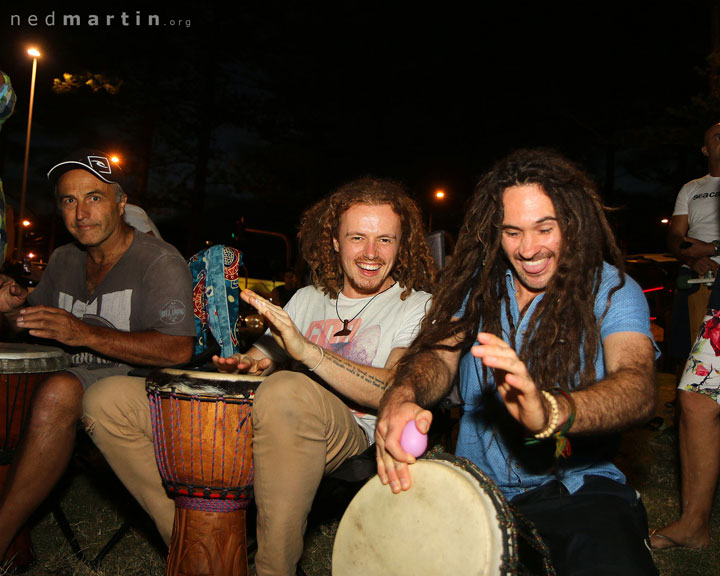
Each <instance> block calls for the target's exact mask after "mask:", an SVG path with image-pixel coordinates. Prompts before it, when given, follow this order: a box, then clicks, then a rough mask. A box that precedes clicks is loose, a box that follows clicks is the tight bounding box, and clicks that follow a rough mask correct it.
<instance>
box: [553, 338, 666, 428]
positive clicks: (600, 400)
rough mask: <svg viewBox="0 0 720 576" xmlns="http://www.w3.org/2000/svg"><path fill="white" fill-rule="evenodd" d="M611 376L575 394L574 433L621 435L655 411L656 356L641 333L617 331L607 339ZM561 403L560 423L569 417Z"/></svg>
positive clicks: (606, 355) (608, 375) (604, 341)
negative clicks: (622, 431)
mask: <svg viewBox="0 0 720 576" xmlns="http://www.w3.org/2000/svg"><path fill="white" fill-rule="evenodd" d="M603 349H604V352H605V366H606V368H607V376H606V377H605V378H603V379H602V380H600V381H599V382H597V383H596V384H593V385H592V386H589V387H588V388H586V389H585V390H581V391H579V392H575V393H573V395H572V396H573V399H574V400H575V408H576V415H575V423H574V424H573V426H572V428H571V430H570V433H571V434H582V435H588V434H603V433H606V432H617V431H620V430H623V429H625V428H627V427H629V426H632V425H633V424H639V423H641V422H645V421H646V420H647V419H648V418H650V417H651V416H652V415H653V414H654V412H655V403H656V402H657V388H656V386H655V362H654V358H655V353H654V349H653V345H652V342H651V341H650V339H649V338H648V337H647V336H645V335H644V334H640V333H638V332H616V333H615V334H610V336H608V337H607V338H605V340H603ZM558 401H559V403H560V404H561V414H560V421H561V422H565V421H567V418H568V416H569V405H568V404H567V402H566V401H564V399H563V400H562V401H561V400H560V399H559V400H558Z"/></svg>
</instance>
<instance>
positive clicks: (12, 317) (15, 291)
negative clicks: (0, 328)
mask: <svg viewBox="0 0 720 576" xmlns="http://www.w3.org/2000/svg"><path fill="white" fill-rule="evenodd" d="M27 295H28V292H27V289H26V288H25V287H24V286H21V285H20V284H18V283H17V282H15V280H14V279H12V278H11V277H10V276H6V275H4V274H0V314H2V316H4V317H5V319H6V320H7V323H8V325H9V326H10V328H11V329H12V330H18V327H17V324H16V319H17V316H18V314H19V313H20V309H21V308H22V306H23V305H24V304H25V301H26V300H27Z"/></svg>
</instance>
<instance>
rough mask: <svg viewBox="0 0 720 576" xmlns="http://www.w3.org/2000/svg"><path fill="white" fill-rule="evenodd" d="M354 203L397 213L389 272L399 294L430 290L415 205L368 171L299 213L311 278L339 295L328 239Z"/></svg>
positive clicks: (336, 263) (338, 270) (430, 271)
mask: <svg viewBox="0 0 720 576" xmlns="http://www.w3.org/2000/svg"><path fill="white" fill-rule="evenodd" d="M356 204H367V205H369V206H380V205H382V204H389V205H390V207H391V208H392V210H393V212H395V214H397V215H398V216H399V217H400V224H401V230H402V233H401V238H400V245H399V246H398V253H397V260H396V261H395V266H394V268H393V270H392V272H391V274H392V277H393V278H394V279H395V281H397V282H398V283H399V284H400V286H401V287H402V288H404V290H403V293H402V295H401V298H402V299H403V300H404V299H405V298H407V296H408V295H409V294H410V291H411V290H426V291H430V290H431V288H432V283H433V281H434V279H435V268H434V265H433V259H432V256H431V254H430V249H429V247H428V245H427V241H426V240H425V235H424V229H423V223H422V217H421V216H420V210H419V209H418V207H417V204H416V203H415V201H414V200H413V199H412V198H410V196H409V195H408V194H407V192H406V191H405V188H404V187H403V185H402V184H400V183H399V182H396V181H393V180H385V179H380V178H373V177H369V176H366V177H364V178H360V179H358V180H353V181H352V182H348V183H347V184H344V185H343V186H341V187H340V188H338V189H337V190H335V191H334V192H333V193H332V194H330V196H328V197H326V198H324V199H323V200H320V201H319V202H317V203H316V204H315V205H313V206H312V207H311V208H309V209H308V210H307V211H306V212H305V213H304V214H303V217H302V219H301V221H300V232H298V241H299V246H300V254H301V255H302V257H303V258H304V259H305V261H306V262H307V264H308V266H309V267H310V271H311V272H312V281H313V283H314V284H315V285H316V286H318V287H320V288H321V289H322V290H323V292H324V293H325V294H327V295H329V296H330V297H331V298H337V297H338V294H339V293H340V290H341V289H342V287H343V279H344V275H343V270H342V267H341V265H340V258H339V257H338V254H337V252H335V250H334V249H333V238H337V236H338V230H339V228H340V217H341V216H342V215H343V214H344V213H345V212H346V211H347V210H348V209H349V208H350V207H351V206H354V205H356Z"/></svg>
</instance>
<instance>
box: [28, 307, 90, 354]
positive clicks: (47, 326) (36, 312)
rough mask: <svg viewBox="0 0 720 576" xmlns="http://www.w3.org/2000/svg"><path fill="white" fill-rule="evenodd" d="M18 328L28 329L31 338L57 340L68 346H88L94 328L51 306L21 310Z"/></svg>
mask: <svg viewBox="0 0 720 576" xmlns="http://www.w3.org/2000/svg"><path fill="white" fill-rule="evenodd" d="M17 325H18V328H27V329H28V331H29V333H30V335H31V336H37V337H38V338H47V339H49V340H56V341H58V342H61V343H62V344H65V345H67V346H87V345H88V341H89V335H90V333H91V330H92V327H91V326H90V325H88V324H86V323H85V322H83V321H82V320H80V319H79V318H76V317H75V316H73V315H72V314H70V313H69V312H66V311H65V310H62V309H60V308H51V307H49V306H31V307H29V308H24V309H22V310H20V314H19V315H18V317H17Z"/></svg>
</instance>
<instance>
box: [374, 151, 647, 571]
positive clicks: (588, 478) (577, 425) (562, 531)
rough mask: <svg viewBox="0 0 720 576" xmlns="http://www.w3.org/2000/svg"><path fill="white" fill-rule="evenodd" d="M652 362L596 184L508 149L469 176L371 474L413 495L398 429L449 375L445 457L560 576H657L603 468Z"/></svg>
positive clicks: (435, 395) (641, 305)
mask: <svg viewBox="0 0 720 576" xmlns="http://www.w3.org/2000/svg"><path fill="white" fill-rule="evenodd" d="M451 318H452V321H450V319H451ZM654 358H655V348H654V344H653V341H652V336H651V333H650V326H649V313H648V306H647V303H646V301H645V297H644V295H643V293H642V290H641V289H640V287H639V286H638V285H637V284H636V283H635V282H634V281H633V280H632V279H631V278H629V277H628V276H626V275H625V274H624V273H623V264H622V258H621V255H620V251H619V249H618V247H617V244H616V242H615V240H614V238H613V235H612V232H611V230H610V227H609V225H608V222H607V220H606V217H605V214H604V207H603V205H602V203H601V200H600V198H599V196H598V195H597V193H596V191H595V188H594V186H593V184H592V183H591V182H590V180H589V179H588V177H587V176H586V175H585V174H584V173H583V172H582V171H581V170H580V169H579V168H577V167H576V166H575V165H573V164H572V163H570V162H569V161H568V160H567V159H565V158H563V157H562V156H560V155H558V154H557V153H554V152H551V151H546V150H520V151H516V152H514V153H512V154H511V155H509V156H508V157H506V158H504V159H502V160H500V161H499V162H498V163H497V164H496V165H495V166H494V167H493V168H492V169H491V170H490V171H489V172H488V173H487V174H486V175H485V176H484V177H483V178H482V179H481V180H480V182H479V184H478V186H477V189H476V192H475V195H474V197H473V199H472V201H471V203H470V206H469V210H468V213H467V216H466V218H465V221H464V223H463V226H462V228H461V231H460V234H459V239H458V242H457V245H456V248H455V252H454V255H453V258H452V260H451V262H450V263H449V264H448V266H447V267H446V268H445V269H444V270H443V272H442V274H441V277H440V279H439V281H438V289H437V290H436V292H435V297H434V299H433V304H432V307H431V309H430V311H429V312H428V315H427V316H426V317H425V319H424V321H423V325H422V327H421V330H420V334H419V335H418V337H417V339H416V340H415V342H414V343H413V345H412V346H411V348H410V349H409V350H408V352H407V353H406V355H405V356H404V357H403V358H402V360H401V361H400V362H399V363H398V365H397V366H396V375H395V377H394V384H393V385H392V386H391V387H389V388H388V390H387V391H386V392H385V394H384V396H383V399H382V400H381V403H380V413H379V416H378V423H377V427H376V442H377V454H378V473H379V476H380V479H381V481H382V482H383V483H384V484H388V483H389V484H390V487H391V489H392V491H393V492H395V493H398V492H400V491H401V490H407V489H409V488H410V483H411V470H412V467H410V468H408V464H412V463H413V462H414V459H413V457H412V456H411V455H410V454H408V453H406V452H405V451H404V450H403V449H402V448H401V446H400V436H401V431H402V429H403V428H404V426H405V424H406V423H407V422H408V421H409V420H412V419H414V420H415V424H416V426H417V427H418V429H419V430H420V431H421V432H426V431H427V430H428V428H429V426H430V422H431V419H432V415H431V413H430V412H429V411H427V410H426V408H428V407H430V406H432V405H433V404H435V403H436V402H438V401H439V400H440V399H442V398H443V397H444V396H445V395H446V394H447V393H448V391H449V389H450V388H451V386H452V384H453V381H454V378H455V376H456V374H457V373H458V371H459V386H460V392H461V396H462V398H463V402H464V412H463V416H462V419H461V422H460V430H459V437H458V443H457V455H458V456H461V457H467V458H469V459H470V460H472V461H473V462H474V463H475V464H477V466H478V467H479V468H480V469H481V470H483V471H484V472H485V473H487V474H488V475H489V476H490V477H491V478H492V480H493V481H494V482H495V483H496V484H497V485H498V487H499V489H500V490H501V491H502V492H503V494H504V495H505V496H506V498H507V499H508V500H509V501H510V502H511V503H512V504H513V505H514V506H515V507H516V509H517V510H519V511H520V513H521V514H523V515H524V516H525V517H526V518H528V519H530V520H531V521H532V522H534V524H535V526H536V528H537V529H538V532H539V533H540V535H541V536H542V537H543V540H544V541H545V542H546V544H547V545H548V548H549V549H550V553H551V557H552V561H553V563H554V565H555V568H556V570H557V571H558V573H559V574H614V575H615V574H627V575H630V574H633V575H637V574H657V570H656V569H655V566H654V564H653V561H652V557H651V555H650V553H649V551H648V549H647V547H646V545H645V541H646V540H647V518H646V515H645V510H644V507H643V505H642V502H641V501H640V498H639V496H638V494H637V493H636V492H635V491H634V490H633V489H631V488H630V487H628V486H626V485H625V477H624V476H623V474H622V473H621V472H620V471H619V470H618V469H617V468H616V467H615V466H614V465H613V464H612V463H611V461H610V458H611V456H612V447H613V444H614V440H616V439H617V438H616V433H618V432H619V431H621V430H622V429H623V428H626V427H628V426H630V425H632V424H637V423H640V422H643V421H645V420H647V419H648V418H649V417H650V415H651V414H652V413H653V410H654V404H655V378H654V365H653V364H654ZM468 529H472V527H468ZM521 561H522V558H521Z"/></svg>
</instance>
